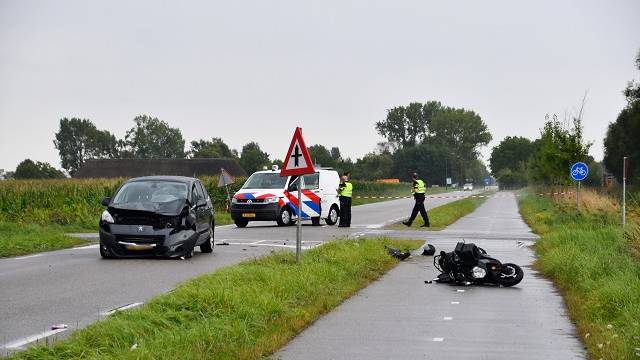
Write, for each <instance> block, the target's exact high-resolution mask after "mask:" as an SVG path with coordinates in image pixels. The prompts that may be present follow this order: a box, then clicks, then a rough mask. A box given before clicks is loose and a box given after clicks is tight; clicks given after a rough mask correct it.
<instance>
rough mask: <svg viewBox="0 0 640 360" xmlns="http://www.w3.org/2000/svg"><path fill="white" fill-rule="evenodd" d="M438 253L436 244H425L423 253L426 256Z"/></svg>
mask: <svg viewBox="0 0 640 360" xmlns="http://www.w3.org/2000/svg"><path fill="white" fill-rule="evenodd" d="M435 253H436V248H435V246H433V245H431V244H427V245H425V246H424V249H422V255H424V256H431V255H433V254H435Z"/></svg>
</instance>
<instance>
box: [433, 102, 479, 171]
mask: <svg viewBox="0 0 640 360" xmlns="http://www.w3.org/2000/svg"><path fill="white" fill-rule="evenodd" d="M491 138H492V136H491V133H489V130H488V128H487V125H486V124H485V123H484V121H482V118H481V117H480V115H478V114H476V113H475V112H473V111H470V110H465V109H455V108H450V107H447V108H443V109H440V110H439V111H438V112H437V113H436V114H435V115H434V117H433V119H432V121H431V135H430V136H429V137H428V138H427V139H425V142H428V143H432V144H435V145H438V146H440V147H443V148H446V149H448V150H449V156H447V158H449V157H451V158H453V164H452V165H453V166H451V168H452V169H454V171H453V174H454V177H456V178H457V179H458V181H459V182H462V181H464V178H465V172H466V170H465V168H468V167H469V165H470V163H471V162H473V161H474V160H476V159H477V158H478V155H479V150H480V147H482V146H486V145H487V144H488V143H489V142H490V141H491Z"/></svg>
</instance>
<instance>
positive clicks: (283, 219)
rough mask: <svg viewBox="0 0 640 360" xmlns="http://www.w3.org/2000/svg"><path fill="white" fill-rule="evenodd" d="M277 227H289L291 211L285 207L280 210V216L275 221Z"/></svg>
mask: <svg viewBox="0 0 640 360" xmlns="http://www.w3.org/2000/svg"><path fill="white" fill-rule="evenodd" d="M276 222H277V223H278V226H287V225H291V210H289V209H288V208H286V207H283V208H282V209H280V216H278V218H277V219H276Z"/></svg>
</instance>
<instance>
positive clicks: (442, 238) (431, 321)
mask: <svg viewBox="0 0 640 360" xmlns="http://www.w3.org/2000/svg"><path fill="white" fill-rule="evenodd" d="M500 195H501V196H494V197H492V198H490V199H488V200H487V201H486V202H485V203H484V204H483V205H481V206H480V207H479V208H478V209H477V210H476V211H475V212H473V213H472V214H470V215H468V216H466V217H464V218H462V219H460V220H459V221H458V222H457V223H455V224H453V225H452V226H450V227H449V228H448V229H447V230H444V231H441V232H438V233H437V234H433V233H431V234H430V233H428V232H414V233H412V234H413V236H412V237H413V238H423V239H426V240H428V242H429V243H432V244H434V245H435V246H436V248H437V249H438V251H440V250H445V251H451V250H452V249H453V247H454V246H455V243H456V242H457V241H460V240H461V239H462V238H464V237H465V236H470V235H473V236H472V237H473V240H472V241H473V242H475V243H476V244H478V245H479V246H481V247H483V248H485V249H486V250H487V251H488V252H489V254H491V255H493V256H495V257H496V258H498V259H499V260H501V261H504V262H514V263H517V264H519V265H521V266H522V267H523V269H524V271H525V278H524V280H523V281H522V282H521V283H520V284H519V285H517V286H516V287H513V288H500V287H490V286H468V287H462V286H454V285H448V284H436V283H432V284H425V283H424V280H428V279H432V278H434V277H435V276H436V275H437V273H438V272H437V270H436V269H435V268H434V267H433V264H432V259H433V258H432V257H431V256H429V257H425V256H421V255H418V254H414V256H413V257H412V258H410V259H408V260H407V261H405V262H403V263H401V264H400V265H399V266H397V267H396V268H395V269H393V270H392V271H390V272H389V273H387V274H386V275H384V276H383V277H382V278H381V279H380V280H379V281H376V282H375V283H373V284H372V285H370V286H369V287H367V288H365V289H363V290H362V291H360V292H359V293H358V294H357V295H356V296H354V297H352V298H351V299H349V300H347V301H346V302H344V303H343V304H342V305H340V306H339V307H338V308H336V309H335V310H334V311H332V312H331V313H329V314H327V315H326V316H324V317H322V318H321V319H319V320H318V321H316V322H315V323H314V324H313V325H312V326H310V327H309V328H308V329H306V330H305V331H304V332H303V333H302V334H300V335H299V336H298V337H296V338H295V339H294V340H292V341H291V342H290V343H289V344H288V345H287V346H285V347H284V348H283V349H282V350H281V351H280V352H278V353H276V354H275V355H274V356H273V358H274V359H448V360H450V359H582V358H585V357H586V354H585V351H584V348H583V345H582V344H581V342H580V341H579V340H578V339H577V338H576V336H575V333H576V331H575V328H574V326H573V324H572V323H571V321H570V320H569V319H568V317H567V314H566V310H565V306H564V302H563V300H562V297H561V296H560V295H559V294H558V292H557V291H556V289H555V288H554V287H553V285H552V283H551V282H550V281H548V280H546V279H544V278H542V277H540V276H539V275H538V274H537V272H536V271H535V270H534V269H532V267H531V265H532V262H533V261H534V254H533V252H532V250H531V249H530V248H529V247H528V246H527V245H531V244H532V243H533V240H534V239H535V235H534V234H532V233H531V232H530V229H529V228H528V227H527V225H526V224H525V223H524V222H523V221H522V218H521V217H520V215H519V212H518V208H517V204H516V200H515V197H514V196H512V195H511V194H510V193H500ZM505 195H506V196H505ZM505 233H512V234H514V238H515V239H514V240H505V236H504V234H505ZM386 234H387V235H390V236H401V237H405V238H406V237H407V232H406V231H403V232H386ZM494 234H495V235H496V236H494ZM470 237H471V236H470Z"/></svg>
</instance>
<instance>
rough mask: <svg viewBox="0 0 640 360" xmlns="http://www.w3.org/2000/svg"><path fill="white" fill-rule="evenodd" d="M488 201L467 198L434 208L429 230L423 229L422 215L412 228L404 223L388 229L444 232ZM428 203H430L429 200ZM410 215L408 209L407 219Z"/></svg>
mask: <svg viewBox="0 0 640 360" xmlns="http://www.w3.org/2000/svg"><path fill="white" fill-rule="evenodd" d="M478 195H482V196H489V193H481V194H478ZM486 199H487V198H486V197H467V198H464V199H460V200H456V201H453V202H450V203H448V204H445V205H442V206H438V207H436V208H433V209H431V210H429V211H427V215H429V222H430V225H431V226H430V227H428V228H427V227H421V226H422V224H423V223H422V218H421V217H420V214H418V217H417V218H416V219H415V220H414V222H413V224H411V228H408V227H407V226H406V225H404V224H402V223H397V224H392V225H389V226H387V228H388V229H394V230H408V229H411V230H424V231H434V230H442V229H444V228H446V227H447V226H449V225H451V224H453V223H454V222H456V221H457V220H458V219H460V218H461V217H463V216H465V215H468V214H470V213H472V212H473V211H474V210H475V209H476V208H477V207H478V206H480V205H481V204H482V203H483V202H484V201H485V200H486ZM426 201H429V199H427V200H426ZM409 215H411V209H410V208H408V209H407V218H408V216H409Z"/></svg>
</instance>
